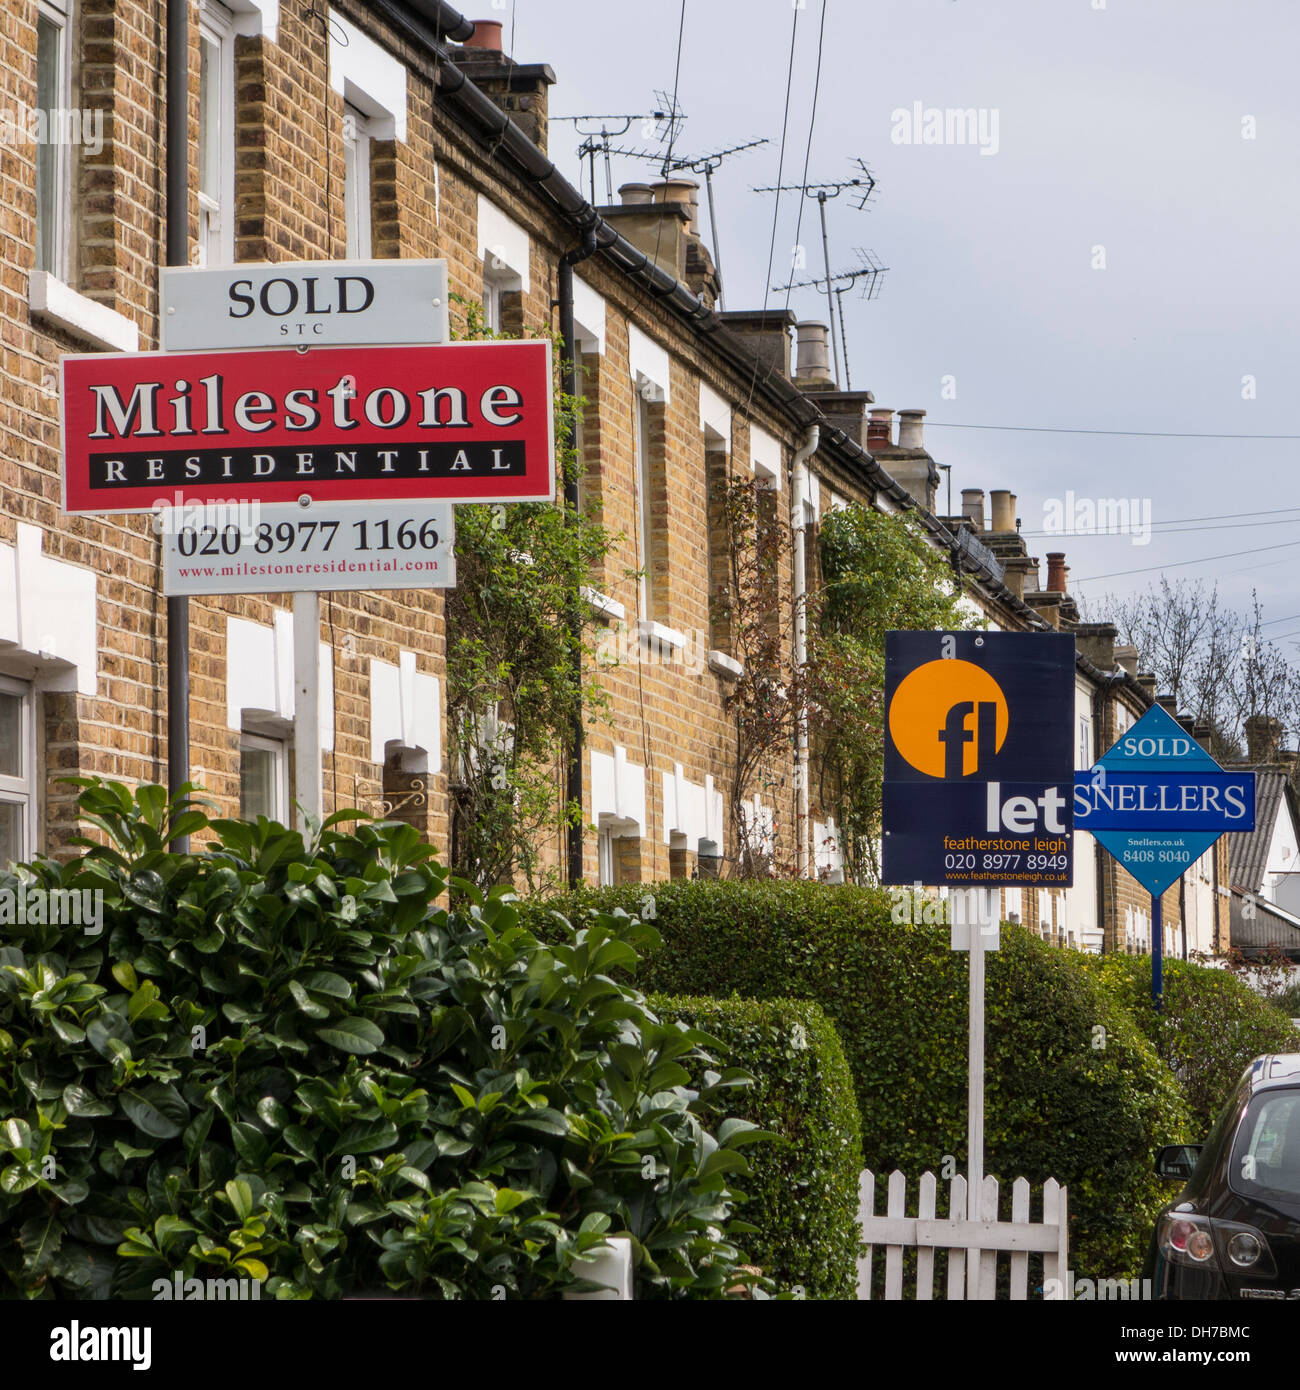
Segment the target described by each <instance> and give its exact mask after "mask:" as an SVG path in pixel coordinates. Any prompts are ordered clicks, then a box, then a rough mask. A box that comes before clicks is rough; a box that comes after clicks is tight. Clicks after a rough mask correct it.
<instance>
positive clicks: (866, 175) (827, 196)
mask: <svg viewBox="0 0 1300 1390" xmlns="http://www.w3.org/2000/svg"><path fill="white" fill-rule="evenodd" d="M853 163H854V164H856V165H857V167H858V169H859V170H860V171H861V172H860V173H859V174H858V175H856V176H855V177H853V178H850V179H838V180H828V181H826V182H822V183H780V184H771V185H769V186H768V187H766V188H756V189H754V192H755V193H776V194H778V195H779V194H781V193H798V194H800V195H802V196H803V197H805V198H816V199H817V211H818V213H819V215H820V217H821V224H822V258H823V264H824V266H825V272H826V273H825V275H824V276H823V278H822V279H821V280H820V281H815V282H813V281H810V282H808V283H816V284H821V285H824V286H825V288H826V312H827V314H828V315H829V317H830V334H831V350H832V352H833V353H834V354H835V379H836V381H838V380H839V376H840V350H839V344H838V343H837V342H836V340H835V297H834V289H833V287H832V281H833V280H834V278H835V277H834V276H833V275H832V274H831V252H830V239H829V237H828V236H827V233H826V204H827V203H828V202H829V201H830V200H831V199H832V198H838V197H839V196H840V194H842V193H848V194H849V196H850V198H852V199H853V200H854V203H853V206H854V208H855V210H856V211H858V212H861V211H863V209H865V208H866V206H867V202H868V200H869V199H870V197H871V195H872V193H874V192H875V189H876V176H875V175H874V174H873V173H872V172H871V170H870V169H869V168H868V167H867V165H866V164H865V163H864V161H863V160H861V159H855V160H854V161H853ZM882 269H883V267H882ZM863 273H864V274H865V273H866V272H865V271H864V272H863ZM782 288H785V287H784V286H783V287H782ZM790 288H793V286H791V287H790ZM842 330H843V325H841V331H842Z"/></svg>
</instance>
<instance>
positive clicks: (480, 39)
mask: <svg viewBox="0 0 1300 1390" xmlns="http://www.w3.org/2000/svg"><path fill="white" fill-rule="evenodd" d="M465 47H466V48H486V49H489V50H491V51H492V52H493V53H500V52H501V21H500V20H499V19H476V20H475V21H474V32H473V33H472V34H471V35H470V36H469V38H467V39H466V40H465Z"/></svg>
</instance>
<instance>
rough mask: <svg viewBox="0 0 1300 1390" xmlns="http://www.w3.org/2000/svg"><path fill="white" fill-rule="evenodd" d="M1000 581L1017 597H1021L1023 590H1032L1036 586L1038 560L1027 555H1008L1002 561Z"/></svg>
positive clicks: (1023, 593)
mask: <svg viewBox="0 0 1300 1390" xmlns="http://www.w3.org/2000/svg"><path fill="white" fill-rule="evenodd" d="M1003 567H1004V571H1005V572H1004V573H1003V576H1002V582H1003V583H1004V584H1005V585H1006V586H1007V588H1008V589H1010V590H1011V592H1012V593H1013V594H1015V596H1016V597H1017V598H1018V599H1023V598H1024V596H1025V590H1026V589H1028V590H1029V592H1031V593H1032V592H1033V591H1034V590H1036V589H1037V588H1038V560H1037V559H1036V558H1033V557H1031V556H1029V555H1010V556H1008V557H1007V558H1006V560H1004V561H1003Z"/></svg>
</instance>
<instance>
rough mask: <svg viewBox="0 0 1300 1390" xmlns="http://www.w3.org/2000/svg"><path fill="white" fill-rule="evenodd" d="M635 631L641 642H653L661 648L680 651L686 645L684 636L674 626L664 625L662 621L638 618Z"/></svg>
mask: <svg viewBox="0 0 1300 1390" xmlns="http://www.w3.org/2000/svg"><path fill="white" fill-rule="evenodd" d="M637 631H638V633H639V635H640V638H641V640H642V641H643V642H645V643H647V644H649V643H651V642H653V643H655V644H656V645H657V646H658V647H660V648H661V649H662V648H664V647H670V648H671V649H672V650H673V651H681V650H682V648H683V647H685V645H686V638H685V636H684V635H683V634H682V633H680V632H678V631H677V629H676V628H675V627H666V626H665V625H664V624H663V623H657V622H655V620H654V619H653V618H639V619H638V620H637Z"/></svg>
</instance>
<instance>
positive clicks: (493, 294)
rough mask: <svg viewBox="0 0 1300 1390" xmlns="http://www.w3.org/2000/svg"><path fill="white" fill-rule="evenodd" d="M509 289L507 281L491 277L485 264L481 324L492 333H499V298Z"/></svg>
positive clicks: (485, 263)
mask: <svg viewBox="0 0 1300 1390" xmlns="http://www.w3.org/2000/svg"><path fill="white" fill-rule="evenodd" d="M508 288H509V280H502V279H497V278H495V277H494V276H493V275H492V272H491V270H490V269H489V265H488V263H487V262H484V265H483V324H484V326H485V327H486V328H489V329H491V331H492V332H493V333H500V332H501V296H502V294H503V293H504V292H505V291H506V290H507V289H508Z"/></svg>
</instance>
